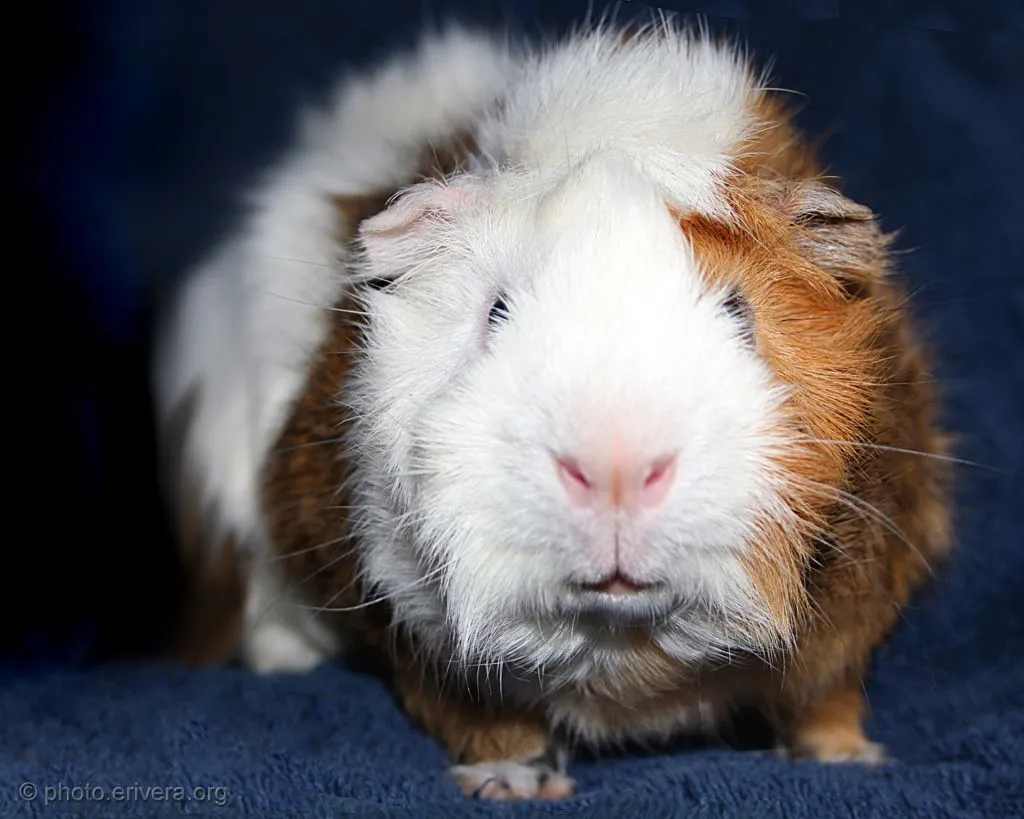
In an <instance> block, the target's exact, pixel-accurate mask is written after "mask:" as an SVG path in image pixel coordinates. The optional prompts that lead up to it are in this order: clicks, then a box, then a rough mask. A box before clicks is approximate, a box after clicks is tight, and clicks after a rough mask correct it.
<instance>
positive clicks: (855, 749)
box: [780, 736, 892, 765]
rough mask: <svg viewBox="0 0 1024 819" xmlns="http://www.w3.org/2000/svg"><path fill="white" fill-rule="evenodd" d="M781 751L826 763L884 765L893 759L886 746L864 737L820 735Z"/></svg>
mask: <svg viewBox="0 0 1024 819" xmlns="http://www.w3.org/2000/svg"><path fill="white" fill-rule="evenodd" d="M780 753H781V754H782V755H783V756H785V757H787V758H789V759H797V760H808V761H810V762H820V763H824V764H829V765H831V764H837V763H853V764H858V765H884V764H886V763H888V762H891V761H892V760H891V759H890V757H889V756H888V755H887V754H886V752H885V748H884V747H883V746H882V745H879V744H878V743H877V742H870V741H869V740H867V739H865V738H863V737H853V736H831V737H819V738H817V740H816V741H815V742H813V743H806V742H805V743H804V744H802V745H800V746H797V747H794V748H782V749H780Z"/></svg>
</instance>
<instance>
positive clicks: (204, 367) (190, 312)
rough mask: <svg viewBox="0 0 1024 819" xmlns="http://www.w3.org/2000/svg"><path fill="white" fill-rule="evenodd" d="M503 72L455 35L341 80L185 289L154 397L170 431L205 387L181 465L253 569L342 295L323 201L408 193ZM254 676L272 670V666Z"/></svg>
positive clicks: (332, 229)
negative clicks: (262, 473)
mask: <svg viewBox="0 0 1024 819" xmlns="http://www.w3.org/2000/svg"><path fill="white" fill-rule="evenodd" d="M508 62H509V55H508V53H507V51H506V50H505V49H504V48H502V47H500V46H499V45H498V44H496V43H495V42H492V41H490V40H487V39H484V38H482V37H480V36H477V35H472V34H469V33H467V32H464V31H460V30H453V31H450V32H448V33H447V34H445V35H443V36H437V37H430V38H427V40H426V41H425V42H424V44H423V45H422V46H421V47H420V48H419V49H418V50H417V51H416V52H415V53H414V54H412V55H407V56H405V57H402V58H400V59H396V60H394V61H393V62H391V63H389V64H387V65H385V66H383V67H382V68H380V69H379V70H376V71H374V72H371V73H369V74H368V75H366V76H364V77H354V78H346V80H345V82H344V83H342V84H341V85H340V86H339V89H338V92H337V95H336V99H335V101H334V102H333V103H331V104H330V105H328V106H327V107H326V109H325V110H324V111H322V112H313V113H310V114H308V115H307V116H306V117H305V120H304V122H303V123H302V129H301V131H300V134H299V137H298V139H297V144H296V146H295V147H294V148H293V149H292V150H291V151H290V152H289V153H288V154H287V155H286V156H285V157H284V158H283V159H282V160H281V161H280V162H278V163H277V164H276V165H275V166H274V167H273V168H271V169H270V172H269V173H268V174H267V175H266V177H265V179H264V180H263V181H262V182H261V183H260V184H259V186H258V187H257V188H256V190H255V191H254V193H253V195H252V197H251V201H250V207H249V209H248V212H247V213H246V215H245V216H244V218H243V221H242V223H241V225H240V227H239V228H238V229H237V230H236V232H235V234H234V235H233V236H231V237H230V238H229V239H228V240H227V241H225V242H224V243H223V244H222V245H221V246H219V247H217V248H215V249H214V250H213V252H212V253H211V254H210V256H209V257H208V258H207V259H205V260H203V261H202V262H201V263H200V264H199V265H198V266H197V268H196V269H195V270H194V271H192V272H190V273H189V274H188V276H187V277H186V281H185V285H184V289H183V292H182V295H181V298H180V301H179V303H178V304H177V305H176V310H175V312H174V314H173V315H172V317H171V322H170V323H169V326H168V328H167V332H166V333H165V335H164V337H163V338H162V339H161V343H160V345H159V347H158V351H157V360H156V364H155V394H156V401H157V407H158V413H159V420H160V421H161V423H163V424H166V423H168V420H169V418H170V416H171V413H172V412H173V411H174V410H175V408H176V407H177V406H178V405H179V404H180V403H181V402H182V401H183V400H184V399H185V397H186V396H187V395H188V393H189V391H190V390H192V389H193V388H195V387H201V390H202V391H201V393H200V395H199V399H198V402H197V404H196V414H195V418H194V419H193V422H192V424H191V426H190V428H189V430H188V434H187V439H186V441H185V444H184V448H185V452H184V458H185V461H186V463H187V466H188V469H189V470H190V472H191V474H192V476H194V479H195V480H196V481H198V486H197V489H198V490H199V493H200V498H201V501H202V503H203V504H204V507H205V508H206V509H207V510H208V511H209V512H210V513H211V514H212V516H213V517H212V519H211V521H210V522H211V525H212V526H213V527H214V528H215V531H213V532H212V534H213V535H215V537H214V538H211V540H212V541H214V542H216V541H217V540H218V539H219V538H218V537H216V536H221V537H226V536H229V535H233V536H234V539H235V541H236V542H237V543H239V544H242V547H243V548H247V549H249V550H251V551H253V552H255V553H256V554H257V557H259V556H260V555H262V553H263V551H264V545H263V544H264V536H263V531H262V519H261V515H260V510H259V506H258V500H257V491H258V490H257V480H258V471H259V467H260V464H261V462H262V461H263V459H264V458H265V457H266V454H267V452H268V450H269V448H270V447H271V446H272V445H273V441H274V439H275V438H276V436H277V435H278V434H279V432H280V429H281V427H282V425H283V423H284V421H285V419H286V418H287V414H288V412H289V410H290V408H291V406H292V405H293V403H294V401H295V400H296V399H297V397H298V396H299V395H300V394H301V392H302V389H303V386H304V383H305V379H306V373H307V371H308V367H309V361H310V356H311V354H312V353H314V352H315V351H316V349H317V347H318V345H319V344H320V343H321V342H322V340H323V338H324V335H325V333H326V330H327V321H328V320H329V318H330V313H329V309H328V308H330V307H331V306H332V305H334V303H335V302H336V300H337V299H338V297H339V295H340V294H341V292H342V288H343V287H344V286H345V284H344V279H343V277H342V276H341V275H340V272H341V270H342V263H343V261H344V260H343V258H342V247H341V246H339V243H338V241H337V212H336V210H335V208H334V206H333V204H332V202H331V199H330V197H331V196H332V195H343V194H359V193H366V192H372V191H377V190H379V189H381V188H387V187H389V186H390V187H397V186H399V185H401V184H402V183H404V182H405V181H407V180H408V178H409V176H410V174H412V173H413V172H414V171H415V170H416V162H417V160H418V156H419V152H420V151H421V150H422V148H423V146H424V145H426V144H430V143H431V142H434V141H437V140H440V139H441V138H443V137H444V136H445V135H447V134H448V133H450V132H451V131H453V130H455V129H457V128H459V127H461V126H463V125H464V123H465V122H466V121H467V120H469V118H470V117H472V116H475V115H476V114H477V113H478V111H479V109H480V108H481V107H482V106H484V105H486V104H488V103H489V102H490V101H491V100H492V99H493V97H494V96H495V95H496V94H497V92H498V89H500V87H501V86H502V85H503V83H504V82H505V78H506V77H507V75H508V70H507V66H508ZM255 596H256V595H255V592H253V594H252V595H251V598H255ZM261 599H262V598H261ZM280 605H281V606H282V607H284V606H287V605H288V601H287V600H281V601H280ZM250 609H251V610H252V613H253V614H252V616H253V618H254V619H253V620H252V625H255V624H256V623H257V622H258V623H259V624H260V626H263V625H267V626H271V627H276V626H275V625H274V624H275V623H276V622H277V620H278V619H279V618H277V616H276V613H271V614H269V615H268V614H267V613H266V612H263V611H257V610H256V609H255V608H254V607H253V605H252V603H251V601H250ZM287 619H288V620H291V619H292V618H287ZM249 631H250V632H251V629H250V630H249ZM256 642H257V643H259V640H258V639H256ZM268 645H271V646H273V645H279V641H276V640H271V641H269V642H268ZM292 655H293V652H292V651H291V649H290V648H289V649H286V650H284V651H283V652H282V658H283V659H282V663H281V665H282V666H289V667H290V666H291V665H293V663H292ZM259 664H260V665H261V666H263V667H266V668H267V669H268V670H272V669H273V668H275V667H276V666H277V663H275V662H274V661H273V658H272V657H271V656H266V657H265V658H264V661H262V662H260V663H259Z"/></svg>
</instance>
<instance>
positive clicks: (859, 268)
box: [776, 181, 893, 299]
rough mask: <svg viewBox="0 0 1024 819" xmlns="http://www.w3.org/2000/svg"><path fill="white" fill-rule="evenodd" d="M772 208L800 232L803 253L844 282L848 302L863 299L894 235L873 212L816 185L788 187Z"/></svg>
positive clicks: (882, 267)
mask: <svg viewBox="0 0 1024 819" xmlns="http://www.w3.org/2000/svg"><path fill="white" fill-rule="evenodd" d="M776 204H777V206H778V207H779V209H780V210H781V211H782V212H783V213H784V215H785V216H787V217H788V218H789V219H791V220H793V221H794V222H795V223H796V224H797V225H798V226H799V227H800V229H801V234H800V244H801V249H802V250H803V251H804V253H805V254H806V255H807V257H808V258H809V259H810V260H811V261H813V262H814V264H816V265H817V266H818V267H820V268H821V269H822V270H826V271H828V272H830V273H831V274H832V275H833V276H835V277H836V279H837V280H838V281H839V282H840V284H842V286H843V289H844V290H845V291H846V293H847V295H848V296H849V297H850V298H855V299H856V298H866V297H868V296H870V295H871V293H872V292H873V290H874V286H875V285H876V284H877V283H878V282H880V281H881V280H882V279H883V278H884V276H885V274H886V268H887V262H888V254H889V249H890V247H891V245H892V239H893V237H892V236H891V235H888V234H886V233H884V232H883V231H882V230H881V228H880V227H879V224H878V220H877V218H876V217H875V214H874V212H873V211H872V210H871V209H870V208H868V207H866V206H864V205H861V204H859V203H857V202H854V201H853V200H852V199H849V198H848V197H846V196H844V195H843V194H842V193H841V192H840V191H838V190H837V189H836V188H834V187H831V186H829V185H826V184H824V183H823V182H818V181H801V182H795V183H788V184H787V185H785V186H784V187H783V189H782V190H780V191H779V192H778V194H777V199H776Z"/></svg>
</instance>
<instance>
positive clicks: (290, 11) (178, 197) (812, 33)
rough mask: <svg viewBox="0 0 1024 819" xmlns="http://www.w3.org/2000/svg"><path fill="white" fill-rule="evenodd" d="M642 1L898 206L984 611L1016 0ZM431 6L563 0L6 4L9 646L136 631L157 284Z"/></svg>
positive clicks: (161, 583) (104, 650) (1012, 391)
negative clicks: (9, 74) (772, 91)
mask: <svg viewBox="0 0 1024 819" xmlns="http://www.w3.org/2000/svg"><path fill="white" fill-rule="evenodd" d="M661 5H662V7H666V8H668V7H671V8H675V9H677V10H680V11H685V12H702V13H706V14H708V15H710V16H709V22H710V23H711V24H712V26H713V27H714V28H716V29H719V30H723V31H732V32H736V33H738V34H740V35H742V36H743V38H744V39H746V40H747V41H748V42H749V43H750V44H751V46H752V48H753V51H754V52H755V53H757V54H759V55H761V56H765V57H774V59H775V73H776V76H777V77H778V84H780V85H782V86H784V87H787V88H794V89H799V90H800V91H801V92H803V93H804V94H805V95H806V99H805V103H806V107H805V109H804V110H803V111H802V113H801V123H802V125H803V126H804V127H805V129H806V130H808V131H809V132H811V133H813V134H816V135H817V134H824V135H825V136H827V140H826V142H825V143H824V155H825V157H826V159H827V160H828V161H829V162H830V163H831V166H832V169H833V170H834V172H836V173H838V174H839V175H840V176H842V177H843V178H844V179H845V182H846V185H847V188H848V190H849V192H850V193H851V194H852V195H853V196H854V197H855V198H857V199H860V200H861V201H863V202H865V203H867V204H870V205H871V206H872V207H874V208H875V209H876V210H877V211H878V212H879V213H880V214H881V215H882V217H883V221H884V223H885V225H886V226H887V227H888V228H890V229H893V228H902V229H904V233H903V236H902V239H901V246H902V247H903V248H905V249H907V250H911V251H912V252H910V253H908V255H906V257H905V258H904V260H903V269H904V273H905V275H906V276H907V278H908V279H909V281H910V282H911V284H912V285H913V286H914V287H915V288H916V290H917V299H918V304H919V309H920V312H921V314H922V315H923V316H924V318H925V319H926V320H927V324H928V327H929V328H930V329H931V330H932V334H933V336H934V338H935V341H936V345H937V347H938V351H939V354H940V359H939V360H940V362H941V363H940V368H941V369H940V375H942V376H943V377H944V379H945V383H946V384H947V392H948V396H947V413H948V416H949V418H950V421H951V424H953V425H954V426H956V427H957V429H958V430H960V431H961V432H962V434H963V443H962V447H963V450H964V457H967V458H969V459H970V460H972V461H977V462H980V463H982V464H984V465H985V466H986V467H992V469H980V470H976V469H971V470H966V472H965V474H963V475H962V478H961V489H960V493H961V504H962V511H961V532H962V533H963V534H962V535H961V538H962V540H966V541H967V542H968V543H969V544H970V545H972V546H973V545H979V544H981V545H982V546H984V544H986V543H991V542H993V541H1001V542H1002V543H1003V544H1004V545H1005V547H1006V548H1001V549H999V550H998V551H993V550H992V549H988V550H986V549H985V548H980V549H967V550H964V554H963V555H962V556H961V557H960V558H958V562H957V563H956V568H955V570H954V571H955V572H957V573H958V574H959V576H961V577H966V578H967V580H966V581H965V584H964V585H962V587H958V591H957V593H960V594H966V593H968V591H969V593H970V594H971V595H972V596H973V597H972V602H971V604H970V605H965V606H963V607H962V608H963V611H964V612H965V614H964V620H963V621H958V628H962V629H969V630H972V633H975V634H976V635H977V637H978V639H984V636H985V633H986V623H987V622H990V620H991V618H993V617H996V618H1002V619H1005V617H1006V616H1007V615H1006V613H1005V612H1006V611H1008V610H1015V609H1016V608H1017V606H1016V602H1015V598H1016V595H1017V594H1018V588H1019V587H1020V584H1021V583H1022V582H1024V570H1022V560H1024V557H1022V556H1024V544H1022V542H1021V538H1020V533H1019V532H1020V530H1019V528H1018V527H1017V525H1016V516H1015V515H1010V511H1011V508H1012V511H1013V512H1016V510H1017V508H1018V507H1019V505H1020V501H1021V500H1022V499H1024V493H1022V492H1021V483H1020V469H1021V463H1022V449H1024V434H1022V422H1021V412H1022V411H1021V401H1022V398H1021V392H1022V378H1021V371H1022V368H1024V295H1022V281H1024V270H1022V262H1021V259H1022V250H1021V241H1020V234H1019V230H1020V226H1021V223H1022V219H1021V217H1022V207H1021V204H1020V198H1021V195H1022V191H1024V173H1022V162H1024V160H1022V154H1024V141H1022V140H1024V137H1022V129H1021V125H1022V121H1021V120H1022V116H1021V114H1022V111H1024V95H1022V93H1021V91H1022V89H1021V85H1022V82H1024V62H1022V59H1021V46H1022V44H1024V40H1022V38H1021V34H1020V28H1019V27H1020V22H1021V19H1022V16H1024V15H1022V14H1021V12H1020V10H1019V9H1018V6H1020V5H1021V4H1019V3H1014V2H1003V3H998V2H989V0H982V1H981V2H977V3H973V4H969V5H968V4H962V5H953V4H935V3H931V4H920V3H917V4H915V3H903V4H891V3H882V2H877V3H840V2H831V3H830V2H817V3H814V2H811V3H797V2H789V3H784V2H778V3H769V4H765V3H744V2H705V3H685V4H684V3H679V2H677V3H674V4H673V3H669V2H665V3H662V4H661ZM594 7H595V8H596V9H597V10H598V11H600V10H601V9H602V8H603V6H602V4H601V3H599V2H597V3H595V4H594ZM622 8H623V15H624V16H628V15H630V14H638V13H639V14H642V13H643V12H644V11H645V9H644V7H643V6H642V5H641V4H636V3H626V4H624V5H623V7H622ZM449 10H456V11H458V16H460V17H461V18H462V19H470V20H474V19H475V20H487V21H492V22H493V21H504V22H506V23H508V24H509V25H513V26H516V27H519V28H521V29H524V30H525V31H528V32H530V31H532V32H540V31H541V30H552V29H555V30H557V29H560V28H564V26H565V25H566V24H568V23H569V22H570V21H575V20H578V19H580V17H581V15H582V14H583V13H584V12H585V11H586V5H585V4H584V3H580V2H570V1H569V0H561V1H560V2H556V1H554V0H532V1H531V0H515V2H508V3H497V2H473V1H472V0H465V2H461V3H460V2H448V3H443V2H442V3H435V4H432V5H431V6H427V5H425V4H422V3H414V2H400V1H399V0H373V2H371V3H361V2H360V3H355V2H351V3H345V2H336V1H335V0H332V1H331V2H317V0H288V2H273V1H272V0H121V2H117V1H116V0H95V1H94V2H89V3H81V4H64V3H41V4H35V5H34V6H33V8H32V9H28V10H27V12H28V13H29V14H30V15H31V22H30V23H29V24H28V25H27V26H24V25H23V26H20V27H16V28H11V29H9V32H8V36H9V38H11V39H12V41H17V40H20V39H21V38H22V37H24V38H25V41H24V44H25V45H29V46H30V47H29V48H28V49H27V55H26V56H24V57H23V58H22V63H21V66H20V69H19V72H20V73H19V74H18V75H17V77H16V79H15V80H14V83H15V85H16V86H17V93H16V95H15V97H16V101H17V103H18V105H19V107H21V108H22V109H23V110H22V111H19V112H18V113H17V115H16V116H15V117H14V118H13V119H12V121H11V122H10V124H9V128H11V130H12V131H13V132H14V134H15V142H16V147H15V151H14V154H13V155H14V157H15V163H14V165H15V167H14V174H13V180H14V182H15V188H14V191H13V192H12V195H9V196H8V197H7V201H8V205H9V206H10V210H11V216H10V223H11V226H12V227H11V234H10V237H9V240H8V247H9V254H10V256H9V262H8V270H9V274H8V275H9V277H10V278H9V281H12V280H13V281H14V282H15V285H16V287H15V290H14V296H13V298H11V299H10V300H9V302H8V304H9V306H10V310H9V316H10V319H9V321H8V327H9V329H10V331H11V332H10V333H9V334H8V338H9V342H8V344H9V348H8V349H9V352H8V356H7V361H8V366H9V367H10V371H11V379H10V380H11V382H13V383H10V384H9V386H8V392H7V395H8V398H7V403H8V405H9V406H10V407H12V408H13V411H14V414H13V423H12V424H11V426H10V430H11V438H12V439H13V441H12V443H13V448H14V453H15V458H14V460H13V464H14V469H13V470H12V472H13V478H14V481H13V482H14V485H15V487H16V491H15V493H14V495H13V498H12V503H11V505H10V509H9V518H8V519H9V531H10V532H11V536H10V538H11V539H10V543H9V545H8V547H7V550H8V553H9V554H11V555H13V557H14V564H13V565H12V566H11V565H9V566H8V567H7V568H6V569H5V570H4V571H3V574H2V576H3V582H4V586H5V588H4V589H3V590H2V595H0V597H2V599H3V604H4V605H5V606H6V607H8V610H9V611H8V613H7V614H5V615H4V616H2V617H0V622H2V623H3V633H2V635H0V636H2V637H3V644H2V647H3V648H4V649H6V650H8V652H9V654H8V656H9V657H10V658H12V660H13V661H15V662H19V663H20V662H27V663H30V664H31V663H35V662H39V661H44V662H49V661H51V660H53V659H55V658H56V659H70V660H72V661H84V660H90V659H100V658H103V657H106V656H109V655H110V654H111V653H121V652H135V651H145V650H149V649H151V648H152V647H153V646H154V645H155V643H156V640H157V638H158V637H159V634H160V630H161V628H163V626H164V625H165V624H166V622H167V617H168V616H169V614H170V612H172V611H173V607H174V604H175V599H176V597H175V595H176V590H177V583H178V574H177V567H176V564H175V561H174V559H173V555H172V552H171V550H170V545H169V543H168V542H167V538H166V535H165V527H164V521H163V519H162V517H161V511H160V504H159V499H158V496H157V491H156V481H155V476H156V464H155V460H154V452H155V450H154V444H153V440H152V428H151V407H150V405H149V395H148V381H147V379H148V373H147V364H148V355H149V350H148V342H149V333H150V323H151V318H152V312H153V308H154V305H155V304H158V303H159V302H160V300H161V299H162V298H165V293H164V291H165V290H166V288H168V287H172V286H173V284H174V281H175V278H176V276H177V275H179V274H180V272H181V271H182V270H183V269H184V268H186V267H187V265H189V264H190V263H192V262H194V261H195V260H196V258H197V256H198V254H200V253H201V252H203V251H204V250H205V249H206V248H208V247H209V246H210V243H211V242H213V241H214V240H215V239H216V238H217V237H218V236H219V235H220V234H221V232H222V231H223V230H225V229H227V228H228V227H230V225H231V220H232V219H233V218H234V216H235V215H236V205H237V197H238V195H239V194H240V193H241V191H242V189H243V188H244V185H245V184H246V183H247V182H248V181H249V180H250V179H251V178H252V176H253V174H254V173H255V172H256V171H257V170H258V169H259V168H260V167H261V166H262V165H263V164H264V163H266V162H268V161H270V160H272V159H273V158H274V156H275V155H276V153H277V152H278V151H280V150H281V149H282V148H283V147H284V144H285V141H286V140H287V139H288V137H289V135H290V133H291V130H290V129H291V126H292V123H293V116H294V114H295V112H296V109H297V107H298V106H299V105H300V104H302V103H305V102H309V101H313V100H316V99H318V98H320V97H321V95H322V94H323V93H324V92H325V90H326V89H327V87H328V85H329V83H330V82H331V81H332V79H333V78H334V77H335V75H336V72H337V71H338V70H339V69H340V68H341V67H343V66H345V65H361V64H365V63H366V62H367V61H370V60H372V59H374V58H376V57H379V56H380V55H382V54H384V53H386V52H387V51H388V50H389V49H391V48H393V47H395V46H396V45H398V44H400V43H403V42H407V41H408V39H409V38H410V36H412V35H413V34H414V33H415V32H416V31H417V30H418V29H419V28H420V24H421V21H422V20H423V19H424V15H425V16H426V17H427V18H430V19H435V20H441V19H444V18H445V17H446V16H447V14H446V12H447V11H449ZM33 44H34V45H33ZM12 45H17V43H16V42H15V43H12ZM18 293H21V294H22V295H21V296H18V295H17V294H18ZM996 470H998V471H996ZM1014 499H1015V500H1014ZM1013 544H1015V548H1011V546H1013ZM993 548H994V547H993ZM972 617H973V618H975V619H973V620H972ZM1012 625H1013V628H1011V634H1012V635H1015V636H1016V640H1017V642H1016V647H1017V648H1020V647H1022V646H1021V642H1020V633H1021V632H1020V626H1019V620H1018V621H1017V622H1016V624H1012ZM1013 645H1014V644H1013V643H1012V642H1011V643H1010V647H1011V648H1010V649H1007V650H1011V649H1012V646H1013ZM10 652H14V653H10Z"/></svg>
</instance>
